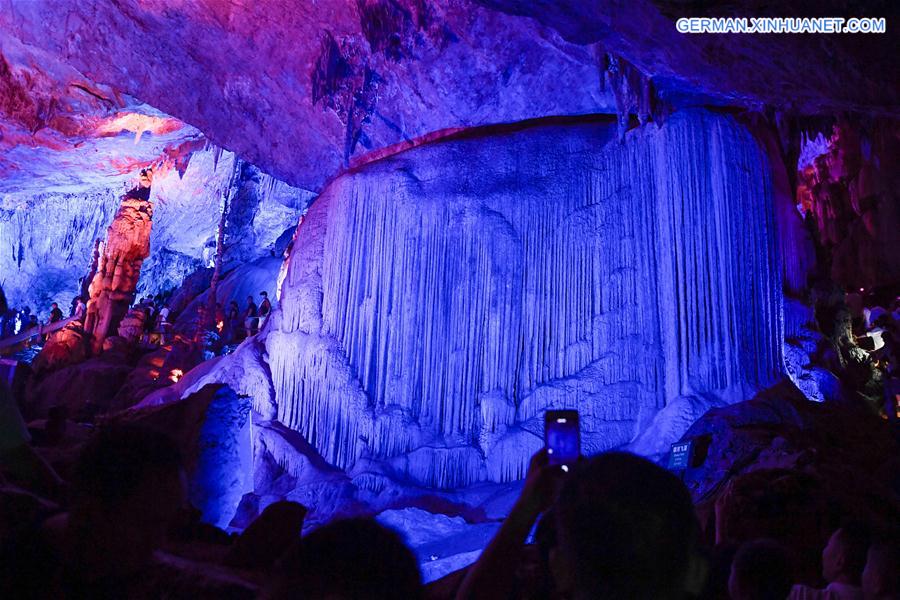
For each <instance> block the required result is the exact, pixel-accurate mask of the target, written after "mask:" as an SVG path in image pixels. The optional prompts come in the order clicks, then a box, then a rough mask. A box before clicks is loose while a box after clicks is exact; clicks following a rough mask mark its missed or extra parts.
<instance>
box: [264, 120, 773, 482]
mask: <svg viewBox="0 0 900 600" xmlns="http://www.w3.org/2000/svg"><path fill="white" fill-rule="evenodd" d="M771 196H772V186H771V181H770V174H769V166H768V162H767V159H766V157H765V155H764V153H763V151H762V150H761V149H760V147H759V146H758V144H757V143H756V142H755V141H754V139H753V138H752V136H751V135H750V134H749V133H748V132H747V131H746V130H745V129H743V128H742V127H740V126H739V125H738V124H736V122H735V121H734V120H733V119H732V118H730V117H727V116H721V115H717V114H713V113H708V112H703V111H692V112H681V113H677V114H675V115H673V116H672V117H671V118H670V119H669V121H668V122H667V123H666V124H665V125H663V126H662V127H659V128H657V127H656V126H646V127H643V128H640V129H639V130H635V131H633V132H631V133H629V134H628V135H627V136H626V138H625V140H624V142H623V143H618V142H616V141H615V127H614V125H612V124H602V123H588V124H581V125H567V126H551V125H548V126H538V127H532V128H528V129H523V130H520V131H517V132H514V133H506V134H503V135H495V136H491V135H488V136H484V137H478V138H477V139H474V138H470V137H461V138H457V139H452V140H448V141H444V142H441V143H436V144H432V145H428V146H422V147H419V148H416V149H414V150H411V151H408V152H406V153H403V154H400V155H397V156H394V157H392V158H389V159H386V160H383V161H381V162H378V163H375V164H372V165H369V166H367V167H365V168H364V169H362V170H359V171H357V172H354V173H350V174H347V175H344V176H342V177H340V178H339V179H337V180H335V181H334V182H333V183H332V184H331V185H330V186H329V187H328V188H326V190H325V192H324V193H323V194H322V196H321V197H320V198H319V199H318V200H317V201H316V203H315V204H314V205H313V207H312V208H311V209H310V211H309V213H308V214H307V216H306V218H305V219H304V221H303V222H302V224H301V225H300V228H299V230H298V232H297V236H296V240H295V243H294V247H293V250H292V252H291V255H290V258H289V259H288V261H289V262H288V267H287V273H286V275H285V279H284V283H283V287H282V296H281V306H280V309H279V310H278V312H277V313H276V315H275V316H274V318H273V319H272V320H271V323H270V325H269V331H268V335H267V336H266V349H267V353H268V362H269V367H270V369H271V375H272V380H273V385H274V391H275V402H276V405H277V418H278V419H279V420H280V421H281V422H283V423H284V424H285V425H287V426H288V427H290V428H292V429H295V430H297V431H299V432H300V433H301V434H303V435H304V437H306V439H307V440H309V442H310V443H311V444H312V445H313V446H315V447H316V448H317V449H318V450H319V452H320V453H321V454H322V455H323V456H324V457H325V459H326V460H327V461H329V462H331V463H333V464H336V465H338V466H340V467H342V468H348V469H349V468H350V467H352V466H353V465H354V463H356V462H357V461H358V460H359V459H360V458H362V457H366V458H374V459H382V462H383V464H385V465H389V466H390V467H389V468H390V469H391V472H392V474H394V475H401V476H408V477H410V478H411V479H412V480H413V481H415V482H417V483H420V484H423V485H429V486H438V487H459V486H462V485H466V484H469V483H473V482H476V481H479V480H485V479H489V480H494V481H507V480H512V479H516V478H519V477H522V476H523V475H524V470H525V467H526V465H527V460H528V457H529V456H530V453H531V452H533V451H534V450H535V449H536V448H538V447H540V445H541V439H540V436H541V435H542V432H541V428H542V423H541V418H542V412H543V410H544V409H547V408H551V407H575V408H577V409H578V410H579V411H580V412H581V415H582V430H583V445H584V447H585V450H586V451H587V452H596V451H600V450H603V449H606V448H610V447H614V446H620V445H624V444H627V443H628V442H630V441H632V440H633V439H635V437H636V436H637V435H638V434H640V433H641V432H643V431H645V430H647V428H648V427H649V426H650V425H651V423H652V422H653V419H654V418H655V417H657V416H658V415H665V414H666V411H662V412H660V410H661V409H663V408H664V407H666V406H667V405H668V404H671V403H673V401H675V400H678V399H683V398H684V397H691V398H694V399H698V398H699V399H701V401H702V402H705V403H707V404H715V403H724V402H728V401H734V400H737V399H740V398H746V397H748V396H749V395H751V394H752V393H753V392H754V391H755V390H758V389H760V388H762V387H764V386H767V385H769V384H770V383H772V382H773V381H774V380H775V379H777V378H778V376H779V374H780V373H781V371H782V359H781V349H780V335H781V306H782V298H781V282H780V277H781V275H780V271H779V263H778V259H777V248H776V247H775V243H776V242H775V240H776V236H775V232H774V222H773V210H772V197H771ZM675 416H676V417H677V415H675ZM654 425H655V427H654V431H660V432H667V433H662V434H660V436H661V437H662V438H667V439H658V440H655V441H656V442H658V443H656V444H655V445H654V444H653V443H651V444H650V445H649V448H650V449H651V450H652V449H661V448H662V447H663V446H662V444H665V443H668V441H670V440H669V439H668V438H670V437H672V436H674V435H677V434H680V433H681V432H682V431H672V430H673V429H678V427H666V426H665V423H663V424H660V423H659V422H657V423H655V424H654ZM686 426H687V425H683V426H682V429H683V428H684V427H686ZM644 447H645V449H646V448H648V446H647V445H646V444H645V446H644ZM367 462H368V461H367Z"/></svg>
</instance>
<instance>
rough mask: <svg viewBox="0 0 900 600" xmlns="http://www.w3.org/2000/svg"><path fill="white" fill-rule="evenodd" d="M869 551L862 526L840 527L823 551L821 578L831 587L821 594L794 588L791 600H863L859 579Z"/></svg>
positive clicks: (796, 586)
mask: <svg viewBox="0 0 900 600" xmlns="http://www.w3.org/2000/svg"><path fill="white" fill-rule="evenodd" d="M868 550H869V537H868V535H867V532H866V530H865V529H864V528H863V527H862V526H860V525H856V524H848V525H845V526H843V527H841V528H840V529H838V530H837V531H835V532H834V533H833V534H831V537H830V538H829V539H828V545H827V546H825V549H824V550H823V551H822V576H823V577H824V578H825V581H827V582H828V585H827V586H826V587H825V589H822V590H818V589H815V588H811V587H809V586H805V585H795V586H794V587H793V588H792V589H791V595H790V596H788V600H863V592H862V588H861V587H860V577H861V576H862V571H863V568H864V567H865V566H866V553H867V552H868Z"/></svg>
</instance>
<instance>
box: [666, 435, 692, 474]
mask: <svg viewBox="0 0 900 600" xmlns="http://www.w3.org/2000/svg"><path fill="white" fill-rule="evenodd" d="M693 445H694V442H678V443H677V444H672V453H671V454H670V455H669V469H671V470H673V471H680V470H682V469H687V468H688V465H689V464H690V462H691V446H693Z"/></svg>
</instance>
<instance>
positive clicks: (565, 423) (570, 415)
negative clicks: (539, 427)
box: [544, 410, 581, 471]
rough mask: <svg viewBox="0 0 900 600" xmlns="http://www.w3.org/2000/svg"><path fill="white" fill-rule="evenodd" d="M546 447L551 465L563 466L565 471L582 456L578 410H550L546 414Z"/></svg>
mask: <svg viewBox="0 0 900 600" xmlns="http://www.w3.org/2000/svg"><path fill="white" fill-rule="evenodd" d="M544 447H545V448H547V454H548V456H549V458H550V464H551V465H562V466H563V470H564V471H568V470H569V468H570V467H571V466H572V465H574V464H575V461H577V460H578V457H579V456H580V455H581V434H580V432H579V429H578V411H577V410H548V411H547V412H545V413H544Z"/></svg>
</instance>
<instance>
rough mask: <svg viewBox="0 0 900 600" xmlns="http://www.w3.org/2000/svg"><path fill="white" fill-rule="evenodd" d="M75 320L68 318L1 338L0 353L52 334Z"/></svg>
mask: <svg viewBox="0 0 900 600" xmlns="http://www.w3.org/2000/svg"><path fill="white" fill-rule="evenodd" d="M74 320H75V317H69V318H68V319H63V320H61V321H57V322H56V323H47V324H46V325H38V326H37V327H32V328H31V329H26V330H25V331H23V332H21V333H17V334H16V335H13V336H10V337H7V338H3V339H2V340H0V353H2V352H4V351H5V350H9V349H12V348H15V347H16V346H18V345H19V344H21V343H22V342H26V341H28V340H30V339H31V338H33V337H39V336H43V335H47V334H48V333H53V332H54V331H59V330H60V329H62V328H63V327H65V326H66V325H68V324H69V323H71V322H72V321H74Z"/></svg>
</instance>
